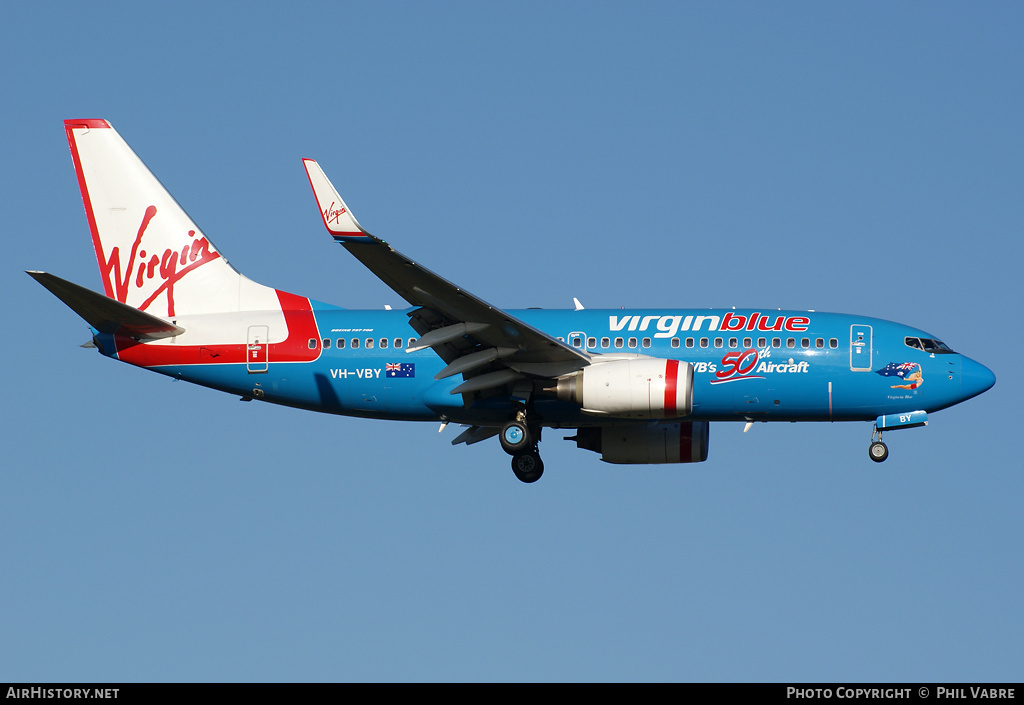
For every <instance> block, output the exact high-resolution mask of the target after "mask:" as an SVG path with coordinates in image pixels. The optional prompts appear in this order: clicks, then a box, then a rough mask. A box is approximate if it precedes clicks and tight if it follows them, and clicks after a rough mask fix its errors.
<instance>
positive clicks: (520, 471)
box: [512, 450, 544, 482]
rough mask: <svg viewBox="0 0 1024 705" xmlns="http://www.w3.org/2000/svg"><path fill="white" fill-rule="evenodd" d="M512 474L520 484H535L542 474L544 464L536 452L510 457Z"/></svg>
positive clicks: (530, 451)
mask: <svg viewBox="0 0 1024 705" xmlns="http://www.w3.org/2000/svg"><path fill="white" fill-rule="evenodd" d="M512 472H514V473H515V475H516V478H518V479H519V480H520V481H521V482H536V481H537V480H539V479H540V476H541V475H543V474H544V463H543V461H541V459H540V455H539V454H538V453H537V451H536V450H529V451H527V452H525V453H519V454H517V455H513V456H512Z"/></svg>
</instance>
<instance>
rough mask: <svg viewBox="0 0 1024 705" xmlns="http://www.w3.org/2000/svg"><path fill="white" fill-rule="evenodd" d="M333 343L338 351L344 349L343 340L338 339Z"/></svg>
mask: <svg viewBox="0 0 1024 705" xmlns="http://www.w3.org/2000/svg"><path fill="white" fill-rule="evenodd" d="M334 342H335V344H337V346H338V349H339V350H340V349H341V348H343V347H345V339H344V338H338V339H337V340H336V341H334Z"/></svg>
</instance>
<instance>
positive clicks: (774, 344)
mask: <svg viewBox="0 0 1024 705" xmlns="http://www.w3.org/2000/svg"><path fill="white" fill-rule="evenodd" d="M772 347H773V348H781V347H782V338H772Z"/></svg>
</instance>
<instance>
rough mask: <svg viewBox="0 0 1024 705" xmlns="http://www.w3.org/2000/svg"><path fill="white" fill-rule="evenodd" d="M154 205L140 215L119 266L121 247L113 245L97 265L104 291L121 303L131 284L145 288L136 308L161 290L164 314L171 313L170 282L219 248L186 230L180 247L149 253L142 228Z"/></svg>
mask: <svg viewBox="0 0 1024 705" xmlns="http://www.w3.org/2000/svg"><path fill="white" fill-rule="evenodd" d="M156 212H157V211H156V206H149V207H148V208H147V209H146V213H145V214H144V215H143V216H142V223H141V225H139V232H138V234H137V235H136V236H135V242H134V243H132V250H131V254H129V255H128V264H127V265H126V266H125V267H124V268H122V266H121V248H119V247H114V248H113V249H112V250H111V251H110V257H109V258H106V259H105V260H104V262H103V264H102V266H101V268H100V269H101V273H102V274H103V277H104V279H105V281H106V284H107V294H108V295H110V294H113V296H114V298H116V299H117V300H118V301H120V302H121V303H128V294H129V293H130V290H131V288H132V286H133V285H134V287H135V289H139V290H143V289H144V290H145V291H143V292H142V293H141V294H140V295H141V296H145V297H146V298H145V299H144V300H143V301H142V303H141V304H138V305H135V304H132V305H135V307H136V308H138V309H141V310H143V311H145V310H146V309H148V308H149V305H150V304H152V303H153V301H155V300H156V299H157V297H159V296H160V295H161V294H164V293H166V294H167V315H168V316H174V315H175V312H174V285H175V284H177V283H178V282H180V281H181V280H182V278H184V277H185V276H186V275H187V274H188V273H189V272H191V271H192V270H194V269H197V268H199V267H201V266H203V265H204V264H207V263H209V262H212V261H213V260H215V259H217V258H218V257H220V253H219V252H215V251H212V250H211V249H210V242H209V241H208V240H207V239H206V238H205V237H200V238H198V239H195V237H196V231H195V230H189V231H188V237H189V238H193V239H192V240H186V241H185V243H184V245H183V246H182V247H181V250H180V251H179V250H177V249H171V248H166V249H164V251H163V252H162V253H161V254H156V253H149V252H147V251H146V250H145V249H144V248H143V246H142V244H143V243H142V239H143V237H144V236H145V234H146V229H147V228H148V227H149V224H150V223H151V222H152V221H153V218H155V217H156Z"/></svg>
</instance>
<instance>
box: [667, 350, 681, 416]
mask: <svg viewBox="0 0 1024 705" xmlns="http://www.w3.org/2000/svg"><path fill="white" fill-rule="evenodd" d="M678 380H679V360H666V361H665V418H667V419H672V418H675V416H676V383H677V382H678Z"/></svg>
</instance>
